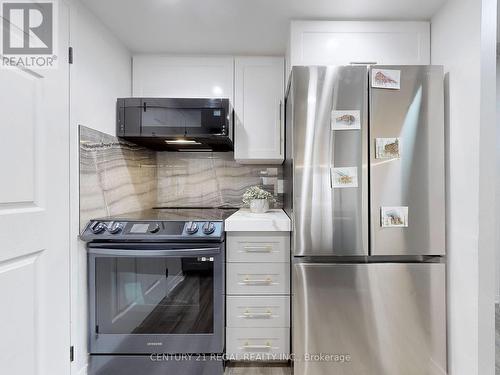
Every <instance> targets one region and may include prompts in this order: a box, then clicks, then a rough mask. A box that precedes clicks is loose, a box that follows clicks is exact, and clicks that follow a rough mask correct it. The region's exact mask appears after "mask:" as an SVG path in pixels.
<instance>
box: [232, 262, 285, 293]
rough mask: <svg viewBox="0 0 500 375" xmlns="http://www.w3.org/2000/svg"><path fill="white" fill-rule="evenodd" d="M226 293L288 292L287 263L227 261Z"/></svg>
mask: <svg viewBox="0 0 500 375" xmlns="http://www.w3.org/2000/svg"><path fill="white" fill-rule="evenodd" d="M226 288H227V294H229V295H231V294H233V295H234V294H252V295H255V294H264V295H267V294H288V293H290V265H289V264H288V263H268V264H267V263H228V264H227V279H226Z"/></svg>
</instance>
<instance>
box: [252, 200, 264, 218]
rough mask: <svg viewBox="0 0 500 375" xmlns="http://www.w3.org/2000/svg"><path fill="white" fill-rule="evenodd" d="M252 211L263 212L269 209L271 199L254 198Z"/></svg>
mask: <svg viewBox="0 0 500 375" xmlns="http://www.w3.org/2000/svg"><path fill="white" fill-rule="evenodd" d="M250 211H251V212H253V213H255V214H263V213H264V212H267V211H269V200H267V199H252V200H251V201H250Z"/></svg>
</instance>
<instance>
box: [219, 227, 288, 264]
mask: <svg viewBox="0 0 500 375" xmlns="http://www.w3.org/2000/svg"><path fill="white" fill-rule="evenodd" d="M240 233H241V232H240ZM226 249H227V250H226V252H227V262H228V263H233V262H263V263H271V262H282V263H288V262H289V261H290V234H289V233H288V232H276V233H273V232H245V233H244V234H235V233H234V232H229V233H227V236H226Z"/></svg>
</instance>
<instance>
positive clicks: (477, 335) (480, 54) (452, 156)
mask: <svg viewBox="0 0 500 375" xmlns="http://www.w3.org/2000/svg"><path fill="white" fill-rule="evenodd" d="M493 9H494V10H493ZM495 25H496V1H495V0H448V2H447V3H446V4H445V5H444V6H443V8H442V9H441V10H440V11H439V12H438V13H436V15H435V16H434V17H433V18H432V26H431V40H432V46H431V56H432V57H431V59H432V63H433V64H442V65H444V66H445V72H446V80H445V87H446V92H447V102H446V106H447V119H446V120H447V163H448V165H447V222H448V225H447V249H448V314H449V315H448V316H449V320H448V327H449V332H448V337H449V339H448V343H449V348H448V353H449V354H448V355H449V373H450V374H451V375H493V374H494V370H495V363H494V362H495V359H494V354H495V353H494V313H493V301H494V285H495V281H494V274H495V269H494V268H495V266H494V232H495V226H494V221H495V220H494V218H495V209H494V204H492V203H493V202H494V195H495V193H494V189H495V184H494V183H492V181H494V178H495V175H494V165H495V163H494V160H495V145H494V140H495V134H494V131H495V104H494V98H495V87H494V85H495V41H494V39H495V38H496V31H495Z"/></svg>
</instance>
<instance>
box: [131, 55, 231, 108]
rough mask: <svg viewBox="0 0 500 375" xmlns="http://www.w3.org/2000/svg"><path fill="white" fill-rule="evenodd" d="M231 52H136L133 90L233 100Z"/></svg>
mask: <svg viewBox="0 0 500 375" xmlns="http://www.w3.org/2000/svg"><path fill="white" fill-rule="evenodd" d="M233 77H234V59H233V57H232V56H222V57H221V56H169V55H136V56H134V58H133V72H132V84H133V88H132V92H133V96H137V97H163V98H228V99H230V100H231V102H232V101H233Z"/></svg>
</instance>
